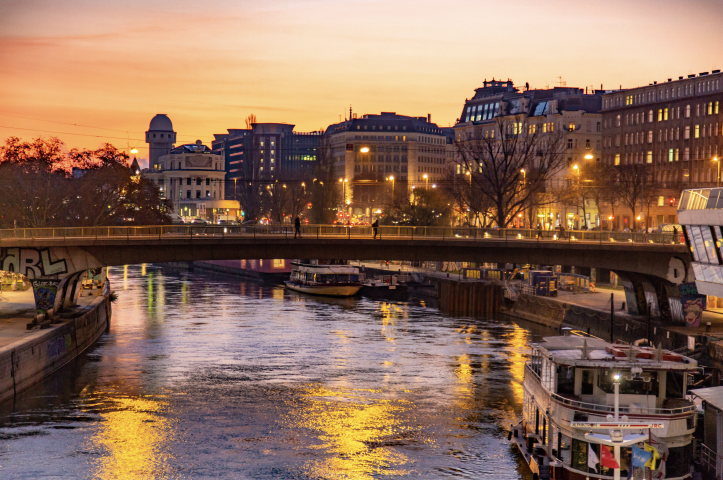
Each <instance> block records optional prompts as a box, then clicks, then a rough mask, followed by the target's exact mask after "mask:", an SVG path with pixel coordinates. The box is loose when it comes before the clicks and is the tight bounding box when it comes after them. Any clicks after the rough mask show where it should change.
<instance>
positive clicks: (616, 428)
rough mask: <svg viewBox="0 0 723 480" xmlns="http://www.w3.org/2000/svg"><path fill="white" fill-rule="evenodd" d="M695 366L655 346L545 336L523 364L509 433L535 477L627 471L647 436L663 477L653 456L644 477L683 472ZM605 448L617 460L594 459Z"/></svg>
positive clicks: (568, 478)
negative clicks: (515, 420)
mask: <svg viewBox="0 0 723 480" xmlns="http://www.w3.org/2000/svg"><path fill="white" fill-rule="evenodd" d="M697 369H698V366H697V363H696V361H695V360H692V359H690V358H688V357H685V356H682V355H679V354H677V353H674V352H670V351H667V350H663V349H662V348H661V347H658V348H657V349H656V348H644V347H637V346H630V345H619V344H610V343H608V342H605V341H604V340H601V339H598V338H594V337H584V336H574V335H570V336H559V337H546V338H544V339H543V341H542V342H539V343H536V344H533V345H532V355H531V358H530V360H529V361H528V362H527V363H526V364H525V369H524V380H523V392H524V393H523V404H522V421H521V422H520V423H519V424H518V425H516V426H513V427H512V430H511V432H510V438H511V439H513V440H514V443H516V444H517V446H518V447H519V449H520V451H521V452H522V454H523V456H524V457H525V460H526V461H527V463H528V464H529V465H530V468H531V470H532V472H533V477H534V478H536V479H540V480H544V479H548V478H549V479H555V480H558V479H564V480H585V479H594V478H615V479H616V480H617V479H619V478H621V475H622V476H623V478H629V477H628V471H629V469H630V468H631V457H632V448H633V446H636V447H638V448H645V446H646V444H647V445H649V446H650V445H652V446H653V447H654V448H655V449H656V450H657V451H658V452H659V453H661V457H663V458H664V459H665V462H664V464H663V468H664V469H663V470H662V473H663V475H662V477H661V476H660V469H661V467H660V464H659V463H658V464H657V465H656V470H654V471H645V472H642V473H643V474H644V475H645V476H644V478H646V479H648V478H653V479H656V478H666V479H683V478H686V477H689V476H690V465H691V463H692V461H693V454H694V452H693V443H692V442H693V433H694V431H695V428H696V421H697V418H698V412H697V408H696V405H695V404H694V403H693V402H692V401H690V400H688V399H686V394H687V391H686V390H687V382H688V376H689V375H691V374H693V373H694V372H695V371H696V370H697ZM601 448H605V449H606V451H605V452H601ZM590 450H592V453H591V452H590ZM603 454H604V455H606V456H607V458H608V459H609V458H610V456H611V455H612V456H614V458H615V459H616V460H617V464H618V466H619V468H617V469H616V468H608V467H604V466H602V465H601V464H600V463H596V459H597V460H599V459H601V458H602V455H603ZM608 461H609V460H608ZM592 465H594V466H595V468H593V466H592ZM638 470H639V469H638ZM635 473H636V478H639V475H640V473H641V472H639V471H636V472H635Z"/></svg>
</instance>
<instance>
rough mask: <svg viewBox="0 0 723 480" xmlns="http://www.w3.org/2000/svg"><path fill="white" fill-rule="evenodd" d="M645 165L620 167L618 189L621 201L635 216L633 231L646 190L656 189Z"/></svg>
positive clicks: (635, 164)
mask: <svg viewBox="0 0 723 480" xmlns="http://www.w3.org/2000/svg"><path fill="white" fill-rule="evenodd" d="M650 177H651V176H650V175H649V173H648V171H647V169H646V168H645V164H640V163H634V164H632V165H620V167H619V174H618V179H617V180H618V181H617V184H618V189H619V192H620V200H621V201H622V203H623V204H624V205H625V206H626V207H628V208H629V209H630V212H631V213H632V216H633V229H634V228H635V210H636V209H637V208H640V210H641V213H642V209H643V207H642V202H643V197H644V195H645V190H646V189H653V188H655V187H654V185H653V181H652V179H651V178H650Z"/></svg>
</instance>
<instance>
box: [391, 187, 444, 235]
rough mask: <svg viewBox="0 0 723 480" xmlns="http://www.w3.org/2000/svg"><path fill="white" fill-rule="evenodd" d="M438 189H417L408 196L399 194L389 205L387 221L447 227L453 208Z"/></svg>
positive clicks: (400, 223) (399, 223)
mask: <svg viewBox="0 0 723 480" xmlns="http://www.w3.org/2000/svg"><path fill="white" fill-rule="evenodd" d="M448 204H449V202H448V201H447V198H446V195H445V194H444V193H443V192H442V191H440V190H438V189H436V188H435V189H424V188H416V189H414V190H412V191H410V192H408V193H407V194H406V195H404V194H397V195H396V196H395V197H394V198H393V199H392V200H391V202H390V203H389V205H387V207H386V208H385V211H386V212H387V215H386V217H387V221H388V222H391V223H394V224H398V225H415V226H435V225H447V224H448V223H449V215H450V213H451V210H452V209H451V206H450V205H448Z"/></svg>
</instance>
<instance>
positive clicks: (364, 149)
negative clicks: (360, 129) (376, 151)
mask: <svg viewBox="0 0 723 480" xmlns="http://www.w3.org/2000/svg"><path fill="white" fill-rule="evenodd" d="M359 151H360V152H361V153H369V147H362V148H361V150H359Z"/></svg>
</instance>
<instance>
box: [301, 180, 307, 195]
mask: <svg viewBox="0 0 723 480" xmlns="http://www.w3.org/2000/svg"><path fill="white" fill-rule="evenodd" d="M301 186H302V188H303V189H304V195H306V184H305V183H304V182H301Z"/></svg>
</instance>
